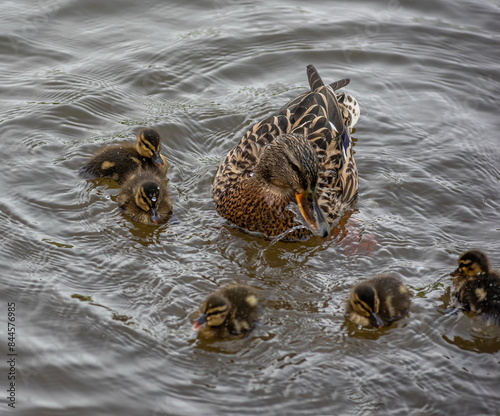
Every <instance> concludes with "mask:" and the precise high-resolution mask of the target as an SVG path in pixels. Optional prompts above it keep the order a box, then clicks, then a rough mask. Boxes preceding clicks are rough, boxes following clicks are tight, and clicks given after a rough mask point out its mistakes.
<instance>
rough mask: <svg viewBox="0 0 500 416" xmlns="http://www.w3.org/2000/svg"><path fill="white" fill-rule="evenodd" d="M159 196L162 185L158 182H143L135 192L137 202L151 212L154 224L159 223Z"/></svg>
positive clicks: (143, 208) (144, 209)
mask: <svg viewBox="0 0 500 416" xmlns="http://www.w3.org/2000/svg"><path fill="white" fill-rule="evenodd" d="M159 197H160V187H159V186H158V184H157V183H156V182H143V183H142V184H141V185H140V186H139V187H138V188H137V192H136V194H135V203H136V204H137V206H138V207H139V208H140V209H142V210H143V211H146V212H148V213H149V218H150V219H151V222H152V223H153V224H157V223H158V220H159V217H158V210H157V204H158V199H159Z"/></svg>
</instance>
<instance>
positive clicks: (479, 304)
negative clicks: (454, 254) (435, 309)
mask: <svg viewBox="0 0 500 416" xmlns="http://www.w3.org/2000/svg"><path fill="white" fill-rule="evenodd" d="M451 276H452V277H453V278H454V279H453V286H454V291H453V297H454V299H455V302H456V303H457V304H458V306H459V308H460V309H462V310H465V311H472V312H474V313H476V314H478V315H479V316H480V317H481V319H483V320H484V321H485V322H486V323H492V324H495V325H500V271H498V270H491V268H490V261H489V258H488V256H487V255H486V254H485V253H484V252H482V251H481V250H470V251H467V252H465V253H463V254H462V255H461V256H460V257H459V258H458V268H457V269H456V270H455V271H454V272H453V273H451Z"/></svg>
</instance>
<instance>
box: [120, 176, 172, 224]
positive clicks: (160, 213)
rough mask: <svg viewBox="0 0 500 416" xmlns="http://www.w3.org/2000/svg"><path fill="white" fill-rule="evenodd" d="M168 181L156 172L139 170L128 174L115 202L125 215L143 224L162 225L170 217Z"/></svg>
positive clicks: (170, 204) (170, 205)
mask: <svg viewBox="0 0 500 416" xmlns="http://www.w3.org/2000/svg"><path fill="white" fill-rule="evenodd" d="M167 185H168V180H167V179H165V178H164V177H162V176H161V175H160V174H159V173H158V171H156V170H151V169H142V168H141V169H139V170H137V171H135V172H132V173H131V174H129V175H128V176H127V177H126V179H125V181H124V183H123V185H122V186H121V193H120V194H119V195H118V197H117V202H118V204H119V206H120V208H121V209H122V210H123V211H124V213H125V215H127V216H129V217H130V218H131V219H132V220H134V221H137V222H142V223H143V224H163V223H165V222H167V221H168V220H169V219H170V217H171V215H172V202H171V200H170V196H169V192H168V187H167Z"/></svg>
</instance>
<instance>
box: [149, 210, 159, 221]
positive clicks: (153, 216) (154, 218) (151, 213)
mask: <svg viewBox="0 0 500 416" xmlns="http://www.w3.org/2000/svg"><path fill="white" fill-rule="evenodd" d="M149 218H150V219H151V222H152V223H153V224H158V221H159V219H160V217H159V216H158V211H157V210H156V208H151V209H150V210H149Z"/></svg>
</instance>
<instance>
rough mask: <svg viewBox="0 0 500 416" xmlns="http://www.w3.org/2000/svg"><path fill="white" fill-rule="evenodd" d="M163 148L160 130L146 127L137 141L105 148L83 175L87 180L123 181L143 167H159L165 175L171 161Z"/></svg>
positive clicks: (94, 158) (84, 169)
mask: <svg viewBox="0 0 500 416" xmlns="http://www.w3.org/2000/svg"><path fill="white" fill-rule="evenodd" d="M160 151H161V138H160V135H159V134H158V132H157V131H156V130H153V129H146V130H143V131H141V132H140V133H139V135H138V136H137V142H136V143H135V144H132V143H121V144H112V145H109V146H106V147H104V149H102V150H101V151H100V152H98V153H97V154H95V155H94V156H93V157H92V158H91V159H90V160H89V161H88V162H87V163H86V164H85V166H83V167H82V168H81V169H80V175H81V176H82V177H84V178H86V179H96V178H111V179H114V180H115V181H117V182H118V183H123V181H125V179H126V177H127V176H128V174H130V173H131V172H133V171H134V170H136V169H137V168H140V167H142V168H149V169H153V170H157V171H158V173H159V174H161V175H162V176H165V175H166V173H167V169H168V163H167V159H166V158H165V156H163V155H162V154H160Z"/></svg>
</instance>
